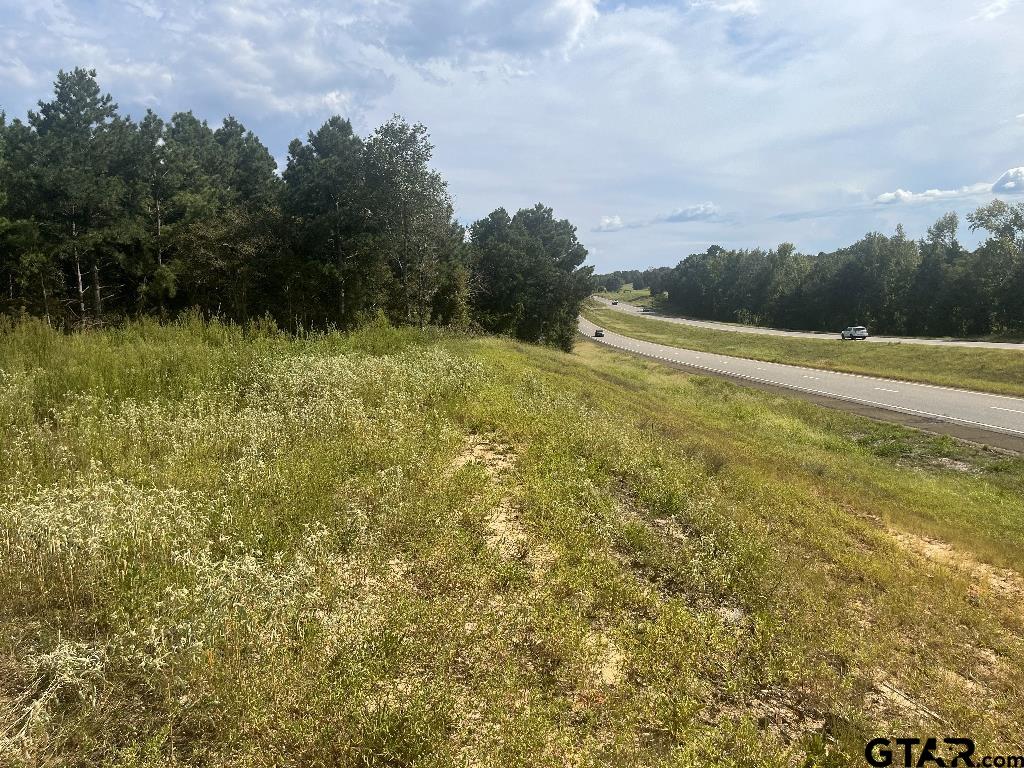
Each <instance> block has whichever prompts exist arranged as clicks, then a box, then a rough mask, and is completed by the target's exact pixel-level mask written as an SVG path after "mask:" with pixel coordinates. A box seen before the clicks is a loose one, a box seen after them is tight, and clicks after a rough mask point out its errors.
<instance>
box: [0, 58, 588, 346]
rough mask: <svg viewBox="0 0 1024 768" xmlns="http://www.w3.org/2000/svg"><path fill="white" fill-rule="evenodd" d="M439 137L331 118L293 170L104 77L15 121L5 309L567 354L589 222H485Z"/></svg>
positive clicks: (2, 147) (2, 139)
mask: <svg viewBox="0 0 1024 768" xmlns="http://www.w3.org/2000/svg"><path fill="white" fill-rule="evenodd" d="M432 150H433V148H432V146H431V144H430V142H429V139H428V135H427V131H426V129H425V128H424V127H423V126H422V125H418V124H417V125H411V124H409V123H408V122H406V121H405V120H403V119H402V118H400V117H397V116H396V117H394V118H392V119H391V120H389V121H388V122H387V123H385V124H384V125H382V126H381V127H379V128H378V129H377V130H375V131H374V132H373V133H372V134H371V135H370V136H369V137H367V138H365V139H364V138H361V137H360V136H358V135H356V134H355V133H354V132H353V129H352V126H351V124H350V123H349V122H348V121H347V120H344V119H342V118H340V117H332V118H331V119H330V120H328V121H327V122H326V123H324V124H323V125H322V126H321V127H320V128H319V129H318V130H317V131H315V132H311V133H310V134H309V135H308V137H307V138H306V140H305V141H301V140H299V139H295V140H294V141H293V142H292V143H291V145H290V146H289V150H288V160H287V165H286V167H285V168H284V170H283V172H281V173H280V174H278V172H277V165H276V163H275V161H274V158H273V157H272V156H271V154H270V152H269V151H268V150H267V148H266V147H265V146H264V145H263V144H262V143H261V142H260V140H259V139H258V138H257V137H256V136H255V135H254V134H253V133H252V132H251V131H249V130H246V128H245V127H244V126H243V125H242V124H241V123H239V122H238V121H237V120H235V119H234V118H233V117H228V118H226V119H225V120H224V121H223V123H222V124H221V125H220V126H219V127H216V128H211V127H210V126H209V125H207V123H206V122H204V121H202V120H200V119H199V118H197V117H196V116H195V115H193V114H192V113H191V112H179V113H177V114H175V115H173V116H172V117H171V118H170V120H169V121H164V120H163V119H162V118H160V117H159V116H157V115H156V114H154V113H153V112H152V111H147V113H146V114H145V116H144V117H143V118H142V119H141V120H139V121H134V120H132V119H131V118H130V117H129V116H123V115H121V114H119V112H118V107H117V105H116V104H115V103H114V101H113V99H112V98H111V96H110V95H108V94H105V93H103V92H102V91H101V89H100V87H99V85H98V84H97V82H96V73H95V72H94V71H87V70H84V69H75V70H74V71H72V72H64V71H61V72H60V73H59V74H58V75H57V79H56V82H55V83H54V94H53V99H52V100H51V101H41V102H39V108H38V110H37V111H30V112H29V113H28V115H27V118H26V119H25V120H24V121H22V120H20V119H15V120H13V121H11V122H8V121H7V120H6V118H4V117H3V116H2V115H0V291H2V294H0V295H2V299H0V311H2V312H4V313H7V314H11V315H21V314H28V315H36V316H39V317H45V318H46V319H47V320H48V321H49V322H51V323H53V324H56V325H60V326H62V327H69V328H70V327H79V326H83V325H91V324H101V323H106V322H112V321H117V320H119V319H122V318H128V317H135V316H140V315H157V316H160V317H171V316H174V315H175V314H177V313H179V312H182V311H184V310H191V309H199V310H200V311H202V312H203V313H205V314H207V315H209V316H214V315H215V316H220V317H223V318H227V319H231V320H237V321H241V322H244V321H247V320H249V319H252V318H257V317H266V316H270V317H272V318H273V319H274V320H275V321H276V322H277V323H278V324H279V325H281V326H282V327H285V328H288V329H300V328H326V327H336V328H342V329H344V328H350V327H352V326H354V325H356V324H358V323H359V322H361V321H362V320H363V319H365V318H368V317H371V316H378V315H384V316H385V317H387V318H388V319H389V320H390V321H391V322H394V323H413V324H418V325H421V326H422V325H426V324H428V323H437V324H456V325H467V324H472V325H476V326H478V327H481V328H483V329H484V330H487V331H492V332H500V333H507V334H510V335H513V336H515V337H517V338H520V339H523V340H527V341H531V342H540V343H547V344H552V345H557V346H560V347H563V348H568V347H570V346H571V344H572V339H573V333H574V330H575V323H576V314H577V311H578V309H579V306H580V304H581V302H582V301H583V299H584V298H585V297H586V296H587V295H588V294H589V292H590V290H591V268H590V267H584V266H582V265H583V262H584V259H585V258H586V255H587V251H586V249H585V248H584V247H583V246H582V245H581V244H580V243H579V242H578V240H577V239H576V230H575V228H574V227H573V226H572V225H571V224H570V223H569V222H568V221H565V220H558V219H556V218H555V217H554V216H553V213H552V210H551V209H550V208H547V207H545V206H543V205H537V206H536V207H534V208H530V209H524V210H521V211H519V212H518V213H516V214H515V215H514V216H510V215H509V214H508V213H506V212H505V210H503V209H501V208H499V209H497V210H495V211H494V212H493V213H492V214H490V215H489V216H488V217H486V218H484V219H482V220H480V221H478V222H476V223H475V224H473V225H472V226H470V227H469V228H468V229H467V228H464V227H463V226H461V225H460V224H459V223H458V222H457V221H456V220H455V218H454V215H453V205H452V200H451V197H450V195H449V193H448V190H447V185H446V183H445V181H444V179H443V178H442V177H441V176H440V175H439V174H438V173H437V172H436V171H435V170H433V169H432V168H431V165H430V161H431V155H432Z"/></svg>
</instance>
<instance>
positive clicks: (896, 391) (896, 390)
mask: <svg viewBox="0 0 1024 768" xmlns="http://www.w3.org/2000/svg"><path fill="white" fill-rule="evenodd" d="M875 389H877V390H878V391H879V392H892V393H893V394H894V395H898V394H899V393H900V391H899V390H898V389H886V388H885V387H875Z"/></svg>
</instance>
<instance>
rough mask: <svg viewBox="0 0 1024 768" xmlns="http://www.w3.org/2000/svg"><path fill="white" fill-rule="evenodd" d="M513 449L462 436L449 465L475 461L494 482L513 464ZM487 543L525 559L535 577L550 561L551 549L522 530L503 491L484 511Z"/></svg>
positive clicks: (456, 466)
mask: <svg viewBox="0 0 1024 768" xmlns="http://www.w3.org/2000/svg"><path fill="white" fill-rule="evenodd" d="M515 460H516V452H515V449H514V448H513V447H512V446H510V445H507V444H505V443H500V442H495V441H492V440H488V439H486V438H484V437H482V436H480V435H477V434H470V435H467V436H466V440H465V442H464V444H463V447H462V451H461V452H460V453H459V455H458V456H456V457H455V459H454V460H453V461H452V469H453V470H458V469H460V468H462V467H465V466H468V465H478V466H480V467H482V468H483V470H484V472H486V473H487V476H488V477H489V478H490V481H491V483H492V484H495V485H498V484H500V483H501V480H502V478H503V477H504V476H505V475H506V474H507V473H508V472H509V471H511V470H512V469H513V467H514V466H515ZM486 523H487V545H488V546H489V547H490V548H491V549H493V550H495V551H496V552H498V553H499V554H501V556H502V557H504V558H506V559H510V560H525V561H527V562H528V563H529V564H530V565H531V567H532V570H533V572H534V576H535V577H537V578H539V577H540V576H542V575H543V573H544V572H545V571H546V570H547V569H548V568H549V567H550V565H551V563H552V562H553V561H554V559H555V557H554V553H553V552H551V550H550V549H549V548H548V547H546V546H544V545H543V544H541V543H539V542H535V541H534V540H533V537H531V536H530V534H529V533H527V531H526V530H525V528H524V527H523V526H522V524H521V523H520V521H519V519H518V515H517V513H516V509H515V505H514V504H513V502H512V498H511V495H505V496H503V497H502V499H501V500H500V501H499V502H498V504H497V505H495V506H494V508H493V509H492V510H491V511H490V512H489V513H488V515H487V521H486Z"/></svg>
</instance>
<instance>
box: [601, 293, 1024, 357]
mask: <svg viewBox="0 0 1024 768" xmlns="http://www.w3.org/2000/svg"><path fill="white" fill-rule="evenodd" d="M592 298H594V299H595V300H596V301H598V302H600V303H601V304H604V305H606V306H607V307H608V308H609V309H614V310H616V311H617V312H622V313H624V314H627V315H639V314H640V313H641V310H640V307H637V306H634V305H633V304H626V303H625V302H619V303H618V304H615V305H612V303H611V300H609V299H606V298H604V297H602V296H594V297H592ZM644 317H651V318H655V319H657V320H661V321H662V322H666V323H677V324H679V325H692V326H694V327H696V328H709V329H711V330H715V331H732V332H733V333H755V334H760V335H762V336H791V337H794V338H798V339H826V340H830V341H831V340H834V339H838V338H839V331H840V330H842V329H841V328H837V329H836V331H835V333H822V332H816V331H782V330H779V329H778V328H762V327H760V326H756V325H739V324H733V323H718V322H714V321H712V320H691V319H689V318H686V317H671V316H668V315H659V314H657V313H653V312H651V313H644ZM868 330H869V331H870V330H871V329H870V328H869V329H868ZM866 341H868V342H875V343H883V344H924V345H926V346H932V347H975V348H977V349H1014V350H1017V351H1018V352H1022V353H1024V344H1021V343H1014V342H1010V341H967V340H965V339H922V338H914V337H909V336H869V337H868V338H867V339H866ZM850 343H851V344H860V343H862V342H860V341H857V342H850Z"/></svg>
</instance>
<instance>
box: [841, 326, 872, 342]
mask: <svg viewBox="0 0 1024 768" xmlns="http://www.w3.org/2000/svg"><path fill="white" fill-rule="evenodd" d="M867 337H868V329H867V328H865V327H864V326H863V325H850V326H847V327H846V328H843V330H842V332H841V333H840V334H839V338H841V339H843V341H846V340H847V339H851V340H855V339H866V338H867Z"/></svg>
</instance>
